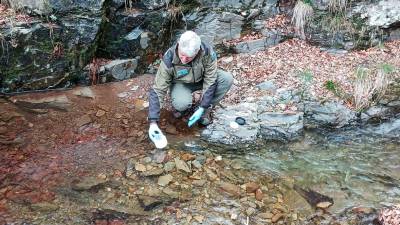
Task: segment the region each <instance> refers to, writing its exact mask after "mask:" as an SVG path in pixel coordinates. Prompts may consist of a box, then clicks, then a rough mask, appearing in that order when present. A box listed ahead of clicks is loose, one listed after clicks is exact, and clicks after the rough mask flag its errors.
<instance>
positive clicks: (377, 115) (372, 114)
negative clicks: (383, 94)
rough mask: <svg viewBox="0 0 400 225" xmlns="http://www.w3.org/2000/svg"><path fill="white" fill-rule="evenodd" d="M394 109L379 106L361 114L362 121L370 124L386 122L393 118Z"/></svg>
mask: <svg viewBox="0 0 400 225" xmlns="http://www.w3.org/2000/svg"><path fill="white" fill-rule="evenodd" d="M391 113H392V109H391V108H390V107H386V106H382V105H377V106H372V107H370V108H368V109H367V110H366V111H365V112H363V113H362V114H361V120H362V121H364V122H369V121H371V120H378V121H380V120H384V119H388V118H389V117H390V116H391Z"/></svg>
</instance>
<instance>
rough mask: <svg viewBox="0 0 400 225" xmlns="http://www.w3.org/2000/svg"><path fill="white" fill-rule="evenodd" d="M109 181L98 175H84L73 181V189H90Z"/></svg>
mask: <svg viewBox="0 0 400 225" xmlns="http://www.w3.org/2000/svg"><path fill="white" fill-rule="evenodd" d="M106 182H107V180H105V179H100V178H97V177H84V178H82V179H81V180H79V181H75V182H73V183H72V189H73V190H75V191H88V190H90V189H93V188H97V187H100V186H101V185H104V184H105V183H106Z"/></svg>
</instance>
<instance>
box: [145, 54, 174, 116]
mask: <svg viewBox="0 0 400 225" xmlns="http://www.w3.org/2000/svg"><path fill="white" fill-rule="evenodd" d="M172 78H173V68H172V67H171V68H168V67H167V66H166V65H165V63H164V62H163V61H161V64H160V67H159V68H158V71H157V74H156V77H155V80H154V85H153V88H152V89H150V92H149V116H148V119H149V120H156V121H158V120H159V118H160V110H161V108H162V107H163V104H164V98H165V95H166V94H167V92H168V89H169V87H170V85H171V82H172Z"/></svg>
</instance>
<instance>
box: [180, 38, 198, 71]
mask: <svg viewBox="0 0 400 225" xmlns="http://www.w3.org/2000/svg"><path fill="white" fill-rule="evenodd" d="M200 45H201V39H200V37H199V35H197V34H196V33H195V32H193V31H186V32H185V33H183V34H182V35H181V37H180V38H179V41H178V56H179V59H180V60H181V62H182V63H183V64H186V63H189V62H191V61H192V60H193V59H194V58H195V57H196V55H197V53H198V52H199V50H200Z"/></svg>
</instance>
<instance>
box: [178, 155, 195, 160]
mask: <svg viewBox="0 0 400 225" xmlns="http://www.w3.org/2000/svg"><path fill="white" fill-rule="evenodd" d="M195 158H196V156H195V155H193V154H189V153H185V154H183V155H181V159H182V160H184V161H191V160H194V159H195Z"/></svg>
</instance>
